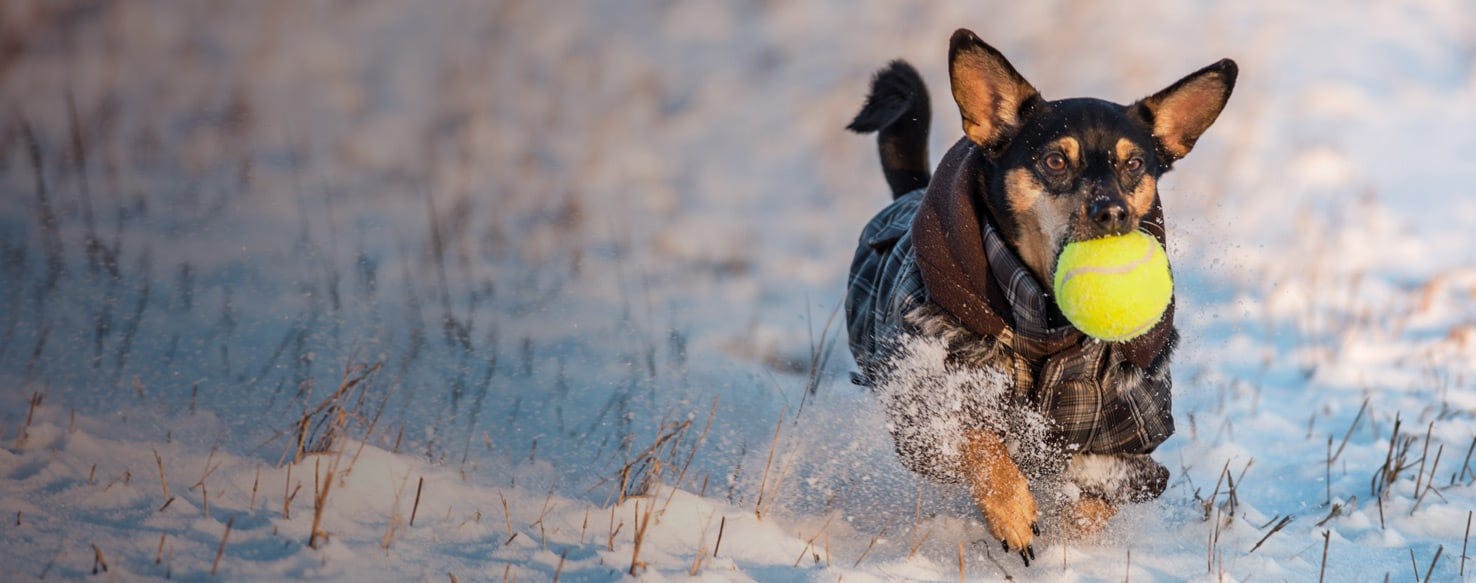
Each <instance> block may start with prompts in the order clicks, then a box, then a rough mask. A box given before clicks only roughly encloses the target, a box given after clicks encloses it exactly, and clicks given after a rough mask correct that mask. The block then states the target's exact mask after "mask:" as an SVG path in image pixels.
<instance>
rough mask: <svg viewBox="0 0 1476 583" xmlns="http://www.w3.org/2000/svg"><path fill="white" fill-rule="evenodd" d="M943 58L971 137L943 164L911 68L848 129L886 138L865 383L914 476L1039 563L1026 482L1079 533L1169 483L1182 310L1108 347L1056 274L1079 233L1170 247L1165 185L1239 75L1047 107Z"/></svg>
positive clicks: (1016, 84) (866, 236)
mask: <svg viewBox="0 0 1476 583" xmlns="http://www.w3.org/2000/svg"><path fill="white" fill-rule="evenodd" d="M948 58H949V73H950V76H951V79H952V89H953V99H954V101H955V102H957V104H958V108H959V112H960V113H961V114H962V117H963V130H964V137H963V138H962V139H960V140H959V141H958V143H957V144H956V145H954V146H953V147H952V148H951V149H950V150H949V151H948V153H947V154H946V155H945V156H944V158H943V160H942V162H941V163H940V164H939V166H938V168H937V172H936V173H930V172H929V165H928V156H927V136H928V124H929V121H930V111H929V106H928V95H927V90H926V88H925V87H924V85H923V82H922V80H921V78H919V76H918V74H917V72H916V71H915V70H914V69H913V68H912V67H911V66H909V65H907V64H906V63H904V62H901V61H896V62H893V63H892V64H891V65H890V66H889V67H887V68H886V69H883V70H882V71H880V72H879V73H877V76H876V78H875V80H874V81H873V84H872V90H871V95H870V96H869V97H868V98H867V102H866V105H865V107H864V108H863V109H862V111H861V113H860V114H859V115H857V117H856V119H855V121H854V122H852V124H851V126H850V129H851V130H854V131H857V132H872V131H879V132H880V133H879V139H878V142H879V148H880V151H881V159H882V168H883V170H884V171H885V173H886V179H887V183H888V184H889V185H890V186H891V189H892V193H893V196H894V197H895V200H894V202H893V203H892V204H891V205H890V206H888V207H887V208H886V209H884V210H883V211H882V212H881V213H879V214H878V215H877V216H876V217H875V218H874V219H872V221H871V222H870V223H869V224H868V225H867V226H866V229H865V230H864V231H863V233H862V236H861V242H860V246H859V247H858V249H857V251H856V257H855V261H854V263H853V264H852V266H851V275H850V282H849V289H848V294H847V298H846V317H847V324H848V327H849V332H850V342H851V349H852V352H853V353H854V354H855V356H856V360H857V364H858V365H859V366H860V368H861V371H862V373H861V375H859V376H858V381H859V382H861V383H863V384H870V385H872V386H873V387H875V390H876V391H877V393H878V394H879V395H880V397H881V399H882V401H883V404H884V406H885V408H886V410H887V414H888V417H889V427H888V429H889V430H890V432H891V433H892V436H893V437H894V439H895V442H896V447H897V452H898V454H899V455H900V457H901V459H902V461H903V463H904V465H906V466H907V467H908V468H910V469H912V470H913V471H916V472H918V473H921V474H923V475H925V476H927V477H929V478H931V479H934V480H937V481H940V482H953V483H958V482H962V483H965V484H967V485H968V486H969V488H970V492H971V493H972V496H973V498H974V500H975V502H976V503H977V504H978V506H979V509H980V511H981V512H982V513H983V515H984V518H985V520H986V521H987V523H988V526H989V530H990V532H991V533H992V534H993V535H994V536H995V537H996V538H998V539H999V540H1000V541H1002V543H1003V544H1004V546H1005V548H1006V549H1007V550H1011V551H1017V552H1019V553H1020V556H1021V558H1023V559H1024V560H1025V561H1026V563H1027V564H1028V563H1029V560H1030V558H1031V557H1032V556H1033V555H1034V549H1033V547H1032V546H1031V545H1032V543H1033V542H1034V538H1035V537H1036V536H1039V534H1040V529H1039V528H1038V526H1037V520H1038V518H1039V513H1040V511H1039V510H1038V508H1037V506H1036V496H1035V494H1032V491H1031V490H1032V488H1031V487H1032V486H1035V490H1036V491H1037V492H1041V493H1042V495H1049V496H1052V497H1053V498H1051V500H1053V501H1059V506H1060V508H1062V509H1063V512H1062V521H1061V523H1060V524H1061V525H1062V530H1063V531H1065V532H1066V533H1078V534H1079V533H1089V532H1095V531H1096V530H1099V529H1100V528H1102V526H1103V525H1104V524H1105V522H1106V521H1107V520H1108V519H1109V518H1110V517H1111V516H1113V514H1114V513H1115V512H1116V510H1115V509H1116V507H1117V506H1118V505H1120V504H1124V503H1130V502H1140V501H1145V500H1150V499H1152V498H1155V497H1157V496H1158V495H1159V494H1161V493H1162V491H1163V489H1164V487H1165V485H1166V484H1167V480H1168V471H1167V470H1166V469H1165V468H1164V467H1163V466H1162V465H1160V464H1159V463H1157V462H1156V461H1154V460H1153V459H1152V458H1151V457H1149V455H1148V454H1149V453H1151V452H1152V451H1153V450H1154V448H1156V447H1157V446H1158V445H1159V444H1160V443H1162V442H1163V441H1164V440H1165V439H1167V438H1168V436H1169V435H1170V434H1172V433H1173V416H1172V414H1171V412H1170V395H1169V392H1170V391H1169V389H1170V379H1169V369H1168V360H1169V357H1170V355H1171V353H1172V351H1173V347H1174V344H1175V343H1176V341H1177V338H1178V337H1177V332H1176V331H1175V329H1174V326H1173V306H1172V305H1170V307H1169V309H1168V311H1167V313H1166V314H1165V316H1164V318H1163V320H1162V321H1160V322H1159V323H1158V324H1157V325H1156V326H1155V327H1154V328H1153V329H1151V330H1150V331H1149V332H1148V333H1146V334H1144V335H1142V336H1140V337H1138V338H1135V339H1133V340H1131V341H1128V342H1123V343H1104V342H1101V341H1097V340H1094V339H1091V338H1089V337H1086V336H1084V335H1083V334H1081V333H1080V332H1079V331H1077V330H1076V329H1075V328H1073V327H1072V326H1071V325H1070V324H1069V323H1067V322H1066V321H1065V319H1064V318H1063V317H1062V315H1061V313H1060V311H1059V309H1058V308H1057V307H1056V306H1055V303H1054V302H1053V301H1052V300H1051V297H1050V291H1049V290H1050V283H1049V282H1050V281H1051V279H1052V271H1053V267H1054V264H1055V260H1056V257H1057V255H1058V254H1059V253H1060V251H1061V249H1062V247H1064V246H1065V245H1066V244H1068V243H1070V242H1073V241H1080V240H1086V239H1092V238H1096V237H1102V236H1106V235H1114V234H1121V233H1125V232H1129V231H1133V230H1142V231H1145V232H1148V233H1149V234H1151V235H1153V236H1155V237H1157V238H1158V239H1159V240H1160V242H1162V241H1163V240H1164V236H1165V223H1164V218H1163V209H1162V205H1161V204H1160V202H1159V198H1158V187H1157V185H1158V179H1159V177H1160V176H1162V175H1163V174H1164V173H1165V172H1167V171H1168V170H1169V169H1170V167H1171V166H1172V165H1173V163H1174V162H1175V161H1176V160H1178V159H1180V158H1183V157H1184V156H1185V155H1186V154H1188V153H1189V150H1190V149H1191V148H1193V146H1194V143H1195V141H1196V140H1198V139H1199V136H1200V135H1201V134H1202V133H1203V132H1204V131H1205V130H1206V129H1208V128H1209V126H1210V124H1212V123H1213V122H1214V121H1215V119H1216V118H1217V117H1218V116H1219V114H1220V110H1221V109H1222V108H1223V107H1224V106H1225V103H1226V101H1227V100H1228V99H1229V97H1230V92H1231V90H1232V89H1233V88H1234V85H1235V78H1236V73H1237V69H1236V66H1235V63H1234V62H1232V61H1230V60H1228V59H1227V60H1222V61H1220V62H1218V63H1215V64H1213V65H1210V66H1208V67H1205V68H1203V69H1200V70H1199V71H1196V72H1194V73H1193V74H1190V75H1189V76H1187V77H1185V78H1183V79H1182V80H1180V81H1178V82H1177V83H1174V84H1173V85H1171V86H1169V87H1168V88H1167V89H1164V90H1162V91H1159V92H1158V93H1155V94H1153V95H1152V96H1150V97H1147V98H1145V99H1142V100H1140V101H1138V102H1136V103H1133V104H1131V105H1118V104H1115V103H1110V102H1107V101H1102V100H1099V99H1063V100H1059V101H1048V100H1046V99H1044V98H1042V97H1041V96H1040V94H1039V93H1038V92H1037V91H1036V90H1035V88H1034V87H1032V86H1031V85H1030V83H1028V82H1026V81H1025V79H1024V78H1023V77H1022V76H1021V75H1020V73H1018V72H1017V71H1016V70H1015V68H1014V67H1013V66H1011V65H1010V63H1009V62H1008V61H1007V60H1005V58H1004V56H1003V55H1001V54H1000V53H999V51H996V50H995V49H994V48H992V47H990V46H989V45H987V44H984V43H983V42H982V41H980V40H979V38H978V37H977V36H975V35H974V33H972V32H970V31H967V30H959V31H958V32H956V33H954V35H953V38H952V41H951V43H950V47H949V57H948ZM1047 492H1048V493H1049V494H1047Z"/></svg>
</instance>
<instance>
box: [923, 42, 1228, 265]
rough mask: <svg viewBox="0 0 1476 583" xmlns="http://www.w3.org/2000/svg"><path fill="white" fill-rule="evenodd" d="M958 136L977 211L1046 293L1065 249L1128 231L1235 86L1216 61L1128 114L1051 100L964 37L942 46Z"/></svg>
mask: <svg viewBox="0 0 1476 583" xmlns="http://www.w3.org/2000/svg"><path fill="white" fill-rule="evenodd" d="M949 74H950V77H951V81H952V87H953V98H954V101H956V102H957V103H958V109H959V112H960V113H961V114H962V116H963V127H964V133H965V135H967V136H968V139H969V140H971V141H973V142H974V143H975V144H978V145H979V146H981V147H982V149H983V152H984V156H983V160H981V161H980V163H984V164H990V165H992V166H993V168H992V171H991V172H985V173H981V174H982V175H983V176H986V178H985V180H987V181H988V182H989V183H988V184H983V185H980V186H981V188H980V191H981V192H985V193H987V194H986V197H987V200H985V201H984V203H985V207H986V208H987V209H988V212H989V213H990V214H991V216H992V219H993V220H994V221H995V224H996V225H998V227H999V228H1000V230H1001V231H1002V232H1003V234H1004V236H1005V239H1006V240H1008V241H1009V242H1010V244H1011V245H1012V246H1013V247H1014V249H1015V251H1016V252H1017V253H1019V255H1020V258H1021V259H1022V260H1024V262H1025V264H1026V265H1027V266H1029V267H1030V269H1031V270H1032V271H1034V272H1035V274H1036V276H1037V277H1039V278H1040V280H1041V282H1042V283H1045V284H1046V285H1049V282H1050V281H1051V275H1052V271H1053V269H1054V266H1055V261H1056V257H1057V256H1058V255H1059V253H1060V251H1061V249H1062V248H1063V247H1065V246H1066V244H1068V243H1071V242H1074V241H1082V240H1087V239H1094V238H1097V237H1103V236H1108V235H1118V234H1122V233H1127V232H1130V231H1133V230H1136V229H1137V228H1138V225H1139V222H1140V221H1141V220H1142V219H1143V217H1144V215H1146V214H1147V213H1148V212H1149V211H1150V210H1151V209H1152V208H1153V203H1154V201H1155V200H1157V198H1158V178H1159V177H1160V176H1162V175H1163V173H1165V172H1167V171H1168V170H1169V169H1170V168H1171V167H1172V165H1173V163H1174V161H1176V160H1178V159H1180V158H1183V157H1184V156H1185V155H1187V154H1188V153H1189V150H1190V149H1192V148H1193V147H1194V143H1195V141H1196V140H1198V139H1199V136H1200V135H1201V134H1203V133H1204V131H1205V130H1207V129H1209V126H1210V124H1212V123H1214V121H1215V118H1216V117H1218V116H1219V115H1220V110H1221V109H1223V108H1224V107H1225V102H1226V101H1227V100H1228V99H1229V98H1230V92H1231V90H1232V89H1234V87H1235V77H1236V74H1237V68H1236V65H1235V62H1234V61H1231V60H1229V59H1225V60H1221V61H1220V62H1218V63H1215V64H1213V65H1210V66H1208V67H1205V68H1203V69H1200V70H1198V71H1196V72H1194V73H1191V74H1190V75H1189V76H1187V77H1184V78H1183V79H1181V80H1179V81H1178V82H1177V83H1174V84H1173V85H1170V86H1169V87H1168V88H1167V89H1164V90H1162V91H1159V92H1158V93H1155V94H1153V95H1152V96H1149V97H1146V98H1144V99H1141V100H1139V101H1137V102H1136V103H1133V104H1131V105H1119V104H1116V103H1111V102H1108V101H1103V100H1100V99H1089V98H1076V99H1062V100H1058V101H1047V100H1045V99H1043V98H1041V96H1040V93H1039V92H1037V91H1036V90H1035V88H1034V87H1032V86H1031V85H1030V83H1029V82H1027V81H1026V80H1025V78H1024V77H1022V76H1021V75H1020V73H1019V72H1017V71H1016V70H1015V68H1014V67H1013V66H1012V65H1010V63H1009V61H1007V60H1006V59H1005V58H1004V55H1001V54H1000V53H999V51H997V50H995V49H994V48H993V47H991V46H989V45H987V44H985V43H984V42H983V41H981V40H979V37H978V36H975V35H974V33H973V32H970V31H968V30H963V29H960V30H959V31H958V32H956V33H954V35H953V39H952V42H951V43H950V47H949Z"/></svg>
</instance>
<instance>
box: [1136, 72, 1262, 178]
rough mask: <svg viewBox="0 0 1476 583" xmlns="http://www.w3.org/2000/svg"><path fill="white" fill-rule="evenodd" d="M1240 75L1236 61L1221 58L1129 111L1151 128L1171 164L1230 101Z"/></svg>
mask: <svg viewBox="0 0 1476 583" xmlns="http://www.w3.org/2000/svg"><path fill="white" fill-rule="evenodd" d="M1239 72H1240V69H1239V67H1237V66H1236V65H1235V61H1232V60H1230V59H1221V60H1220V62H1218V63H1215V64H1213V65H1210V66H1208V67H1205V68H1203V69H1200V70H1198V71H1195V72H1193V73H1190V74H1189V76H1187V77H1184V78H1183V79H1180V80H1179V81H1178V82H1177V83H1174V84H1173V85H1170V86H1169V87H1168V89H1164V90H1163V91H1159V92H1158V93H1155V94H1153V96H1152V97H1148V98H1145V99H1142V100H1139V101H1138V102H1137V103H1135V104H1133V105H1132V107H1131V108H1130V109H1129V110H1130V111H1131V112H1132V114H1133V115H1134V116H1136V117H1137V118H1138V119H1140V120H1142V121H1143V123H1145V124H1147V125H1148V127H1151V128H1153V138H1154V139H1155V140H1157V141H1158V149H1159V150H1160V153H1161V155H1163V156H1165V159H1166V161H1168V162H1170V163H1172V162H1173V161H1175V160H1178V159H1180V158H1183V157H1184V156H1186V155H1188V154H1189V150H1191V149H1193V148H1194V142H1196V141H1198V140H1199V136H1200V134H1203V133H1204V131H1205V130H1207V129H1209V127H1210V124H1213V123H1215V118H1218V117H1219V116H1220V110H1222V109H1224V108H1225V102H1226V101H1229V100H1230V92H1231V91H1232V90H1234V89H1235V77H1236V75H1238V74H1239Z"/></svg>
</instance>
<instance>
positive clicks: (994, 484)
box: [962, 430, 1039, 550]
mask: <svg viewBox="0 0 1476 583" xmlns="http://www.w3.org/2000/svg"><path fill="white" fill-rule="evenodd" d="M962 459H963V465H964V474H965V475H966V476H967V477H968V481H969V491H970V492H971V493H972V494H973V497H974V503H975V504H977V505H978V506H979V511H980V512H982V513H983V514H984V520H985V521H987V522H988V523H989V532H990V534H993V535H994V538H997V539H999V540H1002V541H1004V542H1005V543H1006V544H1008V545H1009V546H1010V548H1011V549H1015V550H1019V549H1024V548H1025V547H1026V546H1028V545H1030V543H1031V542H1032V541H1033V540H1034V538H1035V535H1034V533H1033V532H1032V531H1033V528H1034V526H1035V521H1036V518H1037V517H1038V516H1039V509H1038V508H1037V507H1036V505H1035V496H1033V495H1032V494H1031V493H1030V484H1029V483H1028V482H1026V480H1025V474H1023V473H1021V472H1020V468H1019V467H1018V466H1016V465H1015V462H1014V460H1012V459H1010V453H1009V451H1008V450H1007V449H1006V448H1005V443H1004V440H1002V439H1000V437H999V436H998V435H996V434H995V433H994V432H992V431H987V430H975V431H970V432H968V433H966V434H965V435H964V450H963V456H962Z"/></svg>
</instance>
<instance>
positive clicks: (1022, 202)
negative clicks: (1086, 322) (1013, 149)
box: [1005, 168, 1071, 285]
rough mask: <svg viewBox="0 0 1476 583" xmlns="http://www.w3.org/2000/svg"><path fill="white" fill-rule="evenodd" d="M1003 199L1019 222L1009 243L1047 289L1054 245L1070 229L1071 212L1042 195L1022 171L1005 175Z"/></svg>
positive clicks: (1058, 201)
mask: <svg viewBox="0 0 1476 583" xmlns="http://www.w3.org/2000/svg"><path fill="white" fill-rule="evenodd" d="M1005 199H1006V200H1007V201H1008V202H1009V205H1010V210H1011V211H1012V212H1014V214H1015V218H1016V219H1017V220H1018V221H1019V224H1020V232H1019V233H1018V234H1017V235H1016V240H1015V241H1011V243H1013V244H1014V245H1015V249H1016V250H1018V251H1019V252H1020V259H1021V260H1023V261H1024V262H1025V266H1026V267H1029V268H1030V271H1033V272H1035V275H1036V276H1038V277H1039V278H1040V281H1041V282H1043V283H1046V284H1047V285H1049V283H1050V281H1051V276H1052V273H1054V272H1055V267H1056V266H1055V265H1054V262H1055V260H1056V252H1057V251H1059V250H1060V249H1058V248H1057V242H1059V241H1060V240H1061V235H1062V234H1064V233H1065V232H1066V229H1068V228H1070V225H1069V224H1068V223H1069V220H1070V217H1071V209H1070V208H1068V207H1067V206H1066V205H1065V204H1063V201H1062V200H1058V199H1057V197H1053V196H1049V195H1047V194H1046V191H1045V187H1044V186H1042V185H1041V184H1040V182H1038V181H1036V179H1035V175H1034V174H1031V173H1030V171H1029V170H1026V169H1024V168H1016V169H1014V170H1010V171H1009V172H1008V173H1007V174H1005Z"/></svg>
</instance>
